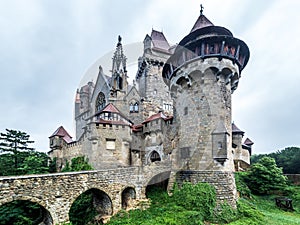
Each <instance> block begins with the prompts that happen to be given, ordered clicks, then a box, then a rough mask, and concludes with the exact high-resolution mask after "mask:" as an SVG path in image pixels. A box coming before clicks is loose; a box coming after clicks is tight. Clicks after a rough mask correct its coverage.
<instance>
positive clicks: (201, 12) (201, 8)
mask: <svg viewBox="0 0 300 225" xmlns="http://www.w3.org/2000/svg"><path fill="white" fill-rule="evenodd" d="M203 9H204V7H203V5H202V4H200V15H203Z"/></svg>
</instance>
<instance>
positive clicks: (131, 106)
mask: <svg viewBox="0 0 300 225" xmlns="http://www.w3.org/2000/svg"><path fill="white" fill-rule="evenodd" d="M129 111H130V112H131V113H132V112H133V104H132V103H130V105H129Z"/></svg>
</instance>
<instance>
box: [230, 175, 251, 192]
mask: <svg viewBox="0 0 300 225" xmlns="http://www.w3.org/2000/svg"><path fill="white" fill-rule="evenodd" d="M247 176H248V173H247V172H236V173H235V174H234V177H235V184H236V189H237V191H238V192H239V194H240V197H243V198H250V197H251V190H250V189H249V187H248V186H247V184H246V182H245V178H246V177H247Z"/></svg>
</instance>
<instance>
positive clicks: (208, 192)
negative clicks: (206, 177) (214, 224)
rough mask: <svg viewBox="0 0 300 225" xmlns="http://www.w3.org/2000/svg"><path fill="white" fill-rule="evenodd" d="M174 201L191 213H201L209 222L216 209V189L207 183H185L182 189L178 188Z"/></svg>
mask: <svg viewBox="0 0 300 225" xmlns="http://www.w3.org/2000/svg"><path fill="white" fill-rule="evenodd" d="M172 199H173V200H174V202H175V203H176V204H177V205H178V206H182V207H184V208H185V209H186V210H190V211H200V212H201V215H202V217H203V219H204V220H209V219H211V218H212V216H213V212H214V208H215V207H216V191H215V188H214V187H213V186H211V185H209V184H207V183H198V184H195V185H193V184H191V183H188V182H186V183H183V185H182V187H181V189H178V188H177V187H176V186H175V188H174V191H173V195H172Z"/></svg>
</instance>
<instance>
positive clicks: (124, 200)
mask: <svg viewBox="0 0 300 225" xmlns="http://www.w3.org/2000/svg"><path fill="white" fill-rule="evenodd" d="M134 199H136V191H135V188H134V187H126V188H124V189H123V191H122V193H121V204H122V209H125V210H126V209H129V208H131V207H132V203H133V201H134Z"/></svg>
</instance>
